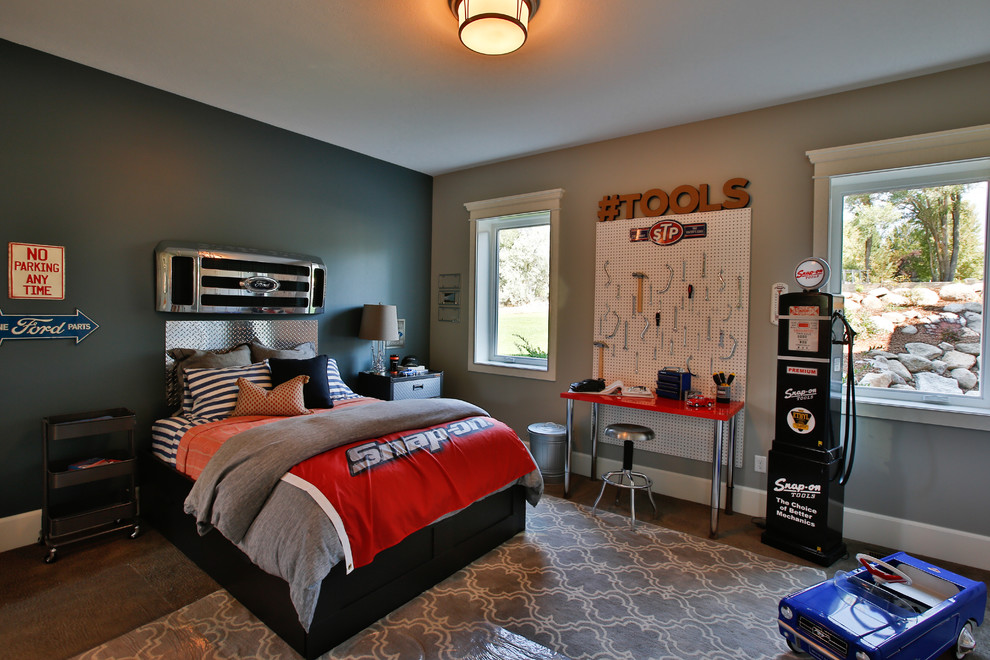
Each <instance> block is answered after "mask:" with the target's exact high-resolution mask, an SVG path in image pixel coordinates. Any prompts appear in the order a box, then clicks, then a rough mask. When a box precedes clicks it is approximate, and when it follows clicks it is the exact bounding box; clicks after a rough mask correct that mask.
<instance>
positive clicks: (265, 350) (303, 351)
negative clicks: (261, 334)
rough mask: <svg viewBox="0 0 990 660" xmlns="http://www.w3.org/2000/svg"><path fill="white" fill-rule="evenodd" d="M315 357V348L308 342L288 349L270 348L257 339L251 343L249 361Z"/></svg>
mask: <svg viewBox="0 0 990 660" xmlns="http://www.w3.org/2000/svg"><path fill="white" fill-rule="evenodd" d="M315 357H316V346H315V345H314V344H313V342H311V341H308V342H306V343H305V344H297V345H296V346H292V347H290V348H270V347H268V346H265V345H264V344H262V343H260V342H259V341H258V340H257V339H255V340H252V341H251V361H252V362H261V361H262V360H268V359H270V358H275V359H277V360H308V359H310V358H315Z"/></svg>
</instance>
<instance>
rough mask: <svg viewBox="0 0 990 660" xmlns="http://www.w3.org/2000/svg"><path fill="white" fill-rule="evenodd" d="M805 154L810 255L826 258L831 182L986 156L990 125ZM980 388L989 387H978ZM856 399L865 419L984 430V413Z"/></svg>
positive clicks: (860, 393) (988, 324)
mask: <svg viewBox="0 0 990 660" xmlns="http://www.w3.org/2000/svg"><path fill="white" fill-rule="evenodd" d="M805 155H806V156H807V157H808V159H809V160H810V161H811V163H812V165H814V190H815V197H814V227H813V238H812V247H813V254H815V255H822V256H825V255H828V254H829V219H830V212H831V196H832V195H831V193H832V177H834V176H841V175H844V174H861V173H867V172H875V171H881V170H896V169H899V168H905V167H915V166H921V165H933V164H938V163H948V162H954V161H965V160H974V159H979V158H987V157H990V124H983V125H981V126H970V127H966V128H960V129H954V130H948V131H939V132H936V133H925V134H922V135H912V136H908V137H903V138H894V139H890V140H879V141H876V142H863V143H860V144H852V145H847V146H842V147H833V148H828V149H815V150H812V151H808V152H805ZM984 277H985V278H986V275H984ZM838 279H841V278H838ZM988 328H990V319H988V318H987V315H986V314H984V319H983V333H982V334H983V336H984V337H986V332H987V329H988ZM981 387H987V385H984V384H982V383H981ZM856 399H857V408H858V413H859V414H860V415H862V416H864V417H875V418H881V419H897V420H901V421H904V422H908V423H921V424H935V425H940V426H948V427H954V428H965V429H975V430H986V429H987V424H988V419H987V418H988V417H990V409H987V408H972V407H963V406H954V405H945V404H926V403H923V402H917V401H897V400H890V399H877V398H869V397H868V396H867V395H866V394H865V392H864V388H859V389H857V396H856Z"/></svg>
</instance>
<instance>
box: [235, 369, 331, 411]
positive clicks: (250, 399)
mask: <svg viewBox="0 0 990 660" xmlns="http://www.w3.org/2000/svg"><path fill="white" fill-rule="evenodd" d="M308 382H309V376H305V375H301V376H296V377H295V378H293V379H291V380H287V381H285V382H284V383H282V384H281V385H279V386H278V387H275V388H273V389H271V390H266V389H265V388H263V387H261V386H259V385H255V384H254V383H252V382H251V381H249V380H246V379H244V378H238V379H237V405H236V406H234V412H232V413H230V416H231V417H241V416H245V415H264V416H266V417H291V416H293V415H308V414H310V412H311V411H310V410H307V409H306V404H305V401H304V400H303V385H305V384H306V383H308Z"/></svg>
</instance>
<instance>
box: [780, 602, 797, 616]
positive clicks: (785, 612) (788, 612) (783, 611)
mask: <svg viewBox="0 0 990 660" xmlns="http://www.w3.org/2000/svg"><path fill="white" fill-rule="evenodd" d="M780 616H782V617H784V618H785V619H793V618H794V610H792V609H791V608H790V607H788V606H787V605H784V604H781V606H780Z"/></svg>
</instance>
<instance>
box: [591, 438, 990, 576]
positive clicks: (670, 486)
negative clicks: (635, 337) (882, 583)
mask: <svg viewBox="0 0 990 660" xmlns="http://www.w3.org/2000/svg"><path fill="white" fill-rule="evenodd" d="M571 468H572V470H573V471H574V472H576V473H577V474H583V475H587V474H589V473H590V472H591V456H589V455H588V454H577V453H575V454H574V455H573V456H572V463H571ZM621 468H622V464H621V463H620V462H619V461H615V460H610V459H603V458H601V457H599V458H598V470H597V471H598V473H599V474H601V473H603V472H608V471H609V470H618V469H621ZM636 470H637V471H639V472H642V473H644V474H645V475H647V476H648V477H650V478H651V479H652V480H653V491H654V492H655V493H659V494H661V495H667V496H669V497H676V498H677V499H680V500H687V501H688V502H697V503H699V504H708V503H709V502H711V496H712V494H711V481H710V480H709V479H705V478H703V477H693V476H689V475H685V474H680V473H678V472H666V471H664V470H659V469H656V468H648V467H643V466H636ZM723 474H724V467H723ZM723 478H724V477H723ZM734 491H735V493H734V497H733V511H734V512H735V513H738V514H742V515H747V516H755V517H760V518H762V517H763V516H765V515H766V495H767V494H766V491H764V490H761V489H757V488H750V487H745V486H735V488H734ZM721 498H722V502H723V506H724V502H725V484H724V482H723V484H722V489H721ZM842 530H843V536H845V538H847V539H855V540H857V541H861V542H863V543H869V544H875V545H879V546H883V547H887V548H894V549H897V550H903V551H904V552H907V553H908V554H918V555H923V556H925V557H931V558H933V559H941V560H943V561H950V562H953V563H956V564H962V565H964V566H972V567H974V568H980V569H983V570H990V537H988V536H980V535H979V534H973V533H970V532H963V531H960V530H957V529H949V528H947V527H937V526H935V525H929V524H926V523H919V522H914V521H911V520H903V519H901V518H892V517H890V516H884V515H880V514H877V513H871V512H869V511H861V510H858V509H849V508H847V509H845V512H844V515H843V517H842Z"/></svg>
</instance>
